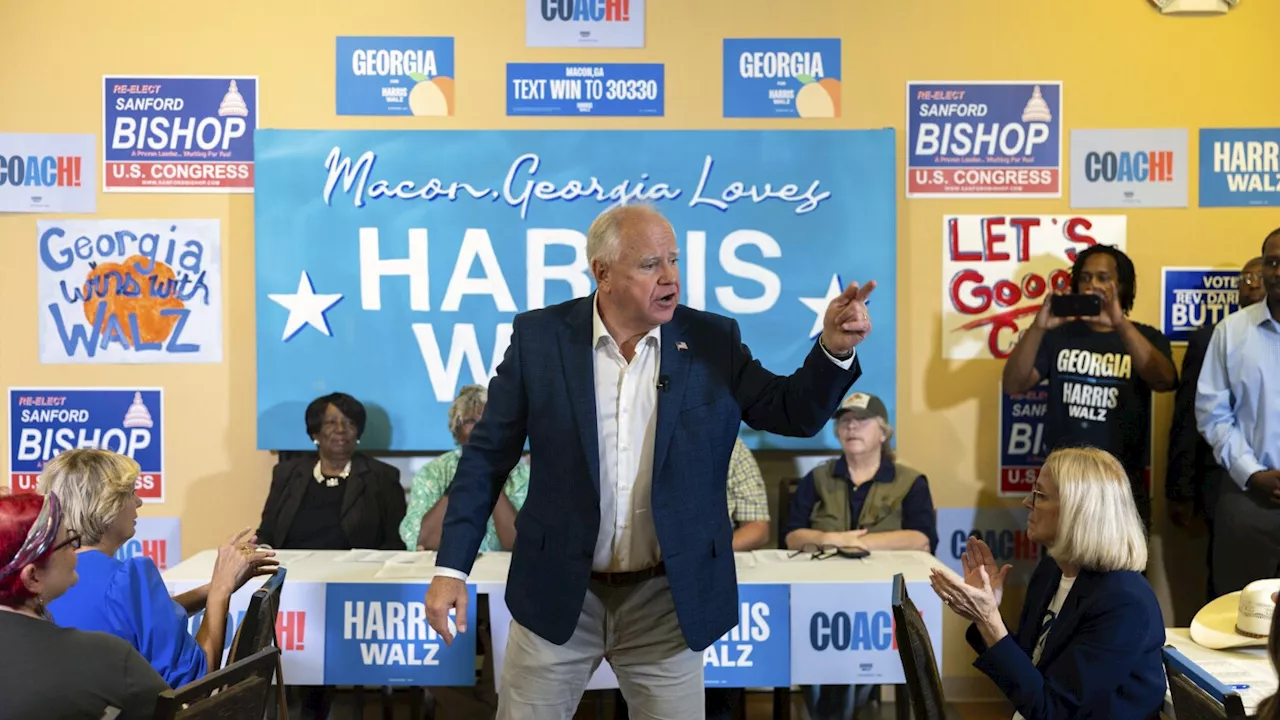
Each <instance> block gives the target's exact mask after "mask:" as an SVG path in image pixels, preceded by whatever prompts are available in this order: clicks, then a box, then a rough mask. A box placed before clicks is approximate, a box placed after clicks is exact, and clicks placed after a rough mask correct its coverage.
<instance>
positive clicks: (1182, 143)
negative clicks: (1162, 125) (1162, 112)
mask: <svg viewBox="0 0 1280 720" xmlns="http://www.w3.org/2000/svg"><path fill="white" fill-rule="evenodd" d="M1187 155H1188V154H1187V131H1186V129H1185V128H1176V129H1168V130H1072V131H1071V207H1073V208H1118V207H1179V208H1182V207H1186V206H1187V186H1188V183H1187V177H1188V176H1189V174H1190V171H1189V169H1188V167H1187Z"/></svg>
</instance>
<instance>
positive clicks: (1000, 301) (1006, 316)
mask: <svg viewBox="0 0 1280 720" xmlns="http://www.w3.org/2000/svg"><path fill="white" fill-rule="evenodd" d="M1125 231H1126V218H1125V216H1124V215H947V216H944V217H943V219H942V247H943V250H942V252H943V261H942V282H943V287H944V288H945V289H944V292H943V295H942V356H943V357H944V358H946V359H948V360H977V359H991V358H996V359H1001V360H1002V359H1004V358H1007V357H1008V356H1009V353H1010V352H1011V351H1012V350H1013V346H1014V344H1016V343H1017V340H1018V336H1019V334H1020V333H1021V332H1022V331H1023V330H1025V329H1026V328H1027V327H1029V326H1030V325H1031V322H1032V320H1033V319H1034V318H1035V314H1036V312H1038V311H1039V309H1040V306H1041V305H1042V304H1043V303H1044V300H1045V298H1046V297H1047V296H1048V295H1050V294H1052V292H1053V290H1054V289H1055V288H1060V289H1069V288H1070V286H1071V264H1072V263H1073V262H1074V261H1075V257H1076V253H1077V252H1079V251H1081V250H1083V249H1085V248H1087V247H1089V246H1091V245H1095V244H1103V245H1114V246H1115V247H1117V248H1119V249H1121V250H1123V249H1124V242H1125Z"/></svg>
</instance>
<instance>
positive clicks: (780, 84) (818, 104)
mask: <svg viewBox="0 0 1280 720" xmlns="http://www.w3.org/2000/svg"><path fill="white" fill-rule="evenodd" d="M840 78H841V74H840V39H839V38H833V39H812V38H795V39H763V38H751V39H730V38H726V39H725V41H724V116H725V117H768V118H837V117H840V101H841V97H842V94H841V91H840Z"/></svg>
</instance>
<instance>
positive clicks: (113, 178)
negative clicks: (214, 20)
mask: <svg viewBox="0 0 1280 720" xmlns="http://www.w3.org/2000/svg"><path fill="white" fill-rule="evenodd" d="M102 100H103V110H102V122H103V132H102V145H103V152H102V164H103V168H102V191H103V192H157V193H251V192H253V182H254V178H253V133H254V131H255V130H257V127H258V79H257V78H256V77H241V76H230V75H228V76H219V77H213V76H197V75H146V76H134V75H130V76H124V75H107V76H104V77H103V79H102Z"/></svg>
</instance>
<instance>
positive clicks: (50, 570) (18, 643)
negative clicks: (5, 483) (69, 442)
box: [0, 494, 168, 720]
mask: <svg viewBox="0 0 1280 720" xmlns="http://www.w3.org/2000/svg"><path fill="white" fill-rule="evenodd" d="M63 519H64V515H63V510H62V504H61V502H60V501H59V499H58V496H57V495H56V494H49V495H45V496H43V497H42V496H40V495H6V496H0V647H4V648H6V649H11V650H13V651H14V652H13V653H10V654H9V655H10V657H11V658H12V659H13V662H7V663H5V667H4V670H3V671H2V672H0V720H11V719H12V720H26V719H27V718H85V719H86V720H97V719H98V718H102V717H107V713H109V712H110V711H112V710H113V709H114V710H115V711H117V712H118V713H119V714H118V715H116V717H117V719H118V720H149V719H150V718H151V717H152V713H153V712H154V710H155V704H156V697H157V696H159V694H160V693H162V692H164V691H165V690H167V689H168V685H166V684H165V682H164V679H163V678H161V677H160V676H159V675H158V674H157V673H156V671H155V670H154V669H152V667H151V666H150V665H148V664H147V661H146V660H145V659H144V658H143V657H142V656H141V655H139V654H138V651H137V650H135V649H134V648H133V647H131V646H130V645H129V644H128V643H126V642H125V641H123V640H121V639H120V638H117V637H112V636H110V635H105V634H103V633H92V632H81V631H79V630H73V629H70V628H64V627H59V626H58V625H55V624H54V623H53V622H51V621H50V619H49V614H48V612H47V611H46V607H47V605H48V604H49V603H50V602H52V601H54V600H56V599H58V597H59V596H61V595H62V594H63V593H65V592H66V591H67V589H68V588H70V587H72V586H73V585H75V584H76V554H75V551H76V548H78V547H79V546H80V539H79V538H78V537H77V536H76V535H75V533H73V532H70V531H68V530H67V528H66V527H65V524H64V522H63Z"/></svg>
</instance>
